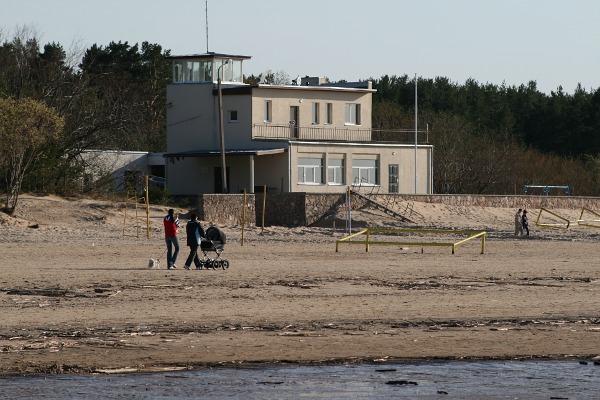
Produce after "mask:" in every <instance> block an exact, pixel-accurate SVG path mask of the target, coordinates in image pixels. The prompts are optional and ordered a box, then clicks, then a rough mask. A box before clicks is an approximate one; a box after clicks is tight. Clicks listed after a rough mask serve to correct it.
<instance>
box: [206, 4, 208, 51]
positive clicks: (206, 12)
mask: <svg viewBox="0 0 600 400" xmlns="http://www.w3.org/2000/svg"><path fill="white" fill-rule="evenodd" d="M206 52H207V53H208V0H206Z"/></svg>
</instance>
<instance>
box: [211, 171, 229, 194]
mask: <svg viewBox="0 0 600 400" xmlns="http://www.w3.org/2000/svg"><path fill="white" fill-rule="evenodd" d="M221 171H222V169H221V167H215V176H214V182H215V193H223V174H222V173H221ZM225 179H227V193H229V191H230V190H231V181H230V180H229V167H226V169H225Z"/></svg>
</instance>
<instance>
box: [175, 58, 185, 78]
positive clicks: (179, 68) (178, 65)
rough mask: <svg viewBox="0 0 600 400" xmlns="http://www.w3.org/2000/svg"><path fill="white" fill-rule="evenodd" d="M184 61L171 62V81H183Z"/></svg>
mask: <svg viewBox="0 0 600 400" xmlns="http://www.w3.org/2000/svg"><path fill="white" fill-rule="evenodd" d="M184 65H185V62H184V61H176V62H174V63H173V82H175V83H180V82H183V81H184V80H183V68H184Z"/></svg>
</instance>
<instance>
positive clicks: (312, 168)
mask: <svg viewBox="0 0 600 400" xmlns="http://www.w3.org/2000/svg"><path fill="white" fill-rule="evenodd" d="M298 183H313V184H314V183H323V158H310V157H300V158H298Z"/></svg>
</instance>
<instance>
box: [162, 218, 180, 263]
mask: <svg viewBox="0 0 600 400" xmlns="http://www.w3.org/2000/svg"><path fill="white" fill-rule="evenodd" d="M163 225H164V226H165V242H166V243H167V268H168V269H175V268H177V266H176V265H175V261H177V255H179V241H178V240H177V228H179V217H178V215H177V214H175V211H174V210H173V209H172V208H171V209H169V211H168V213H167V216H166V217H165V218H163ZM173 250H175V251H173Z"/></svg>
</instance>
